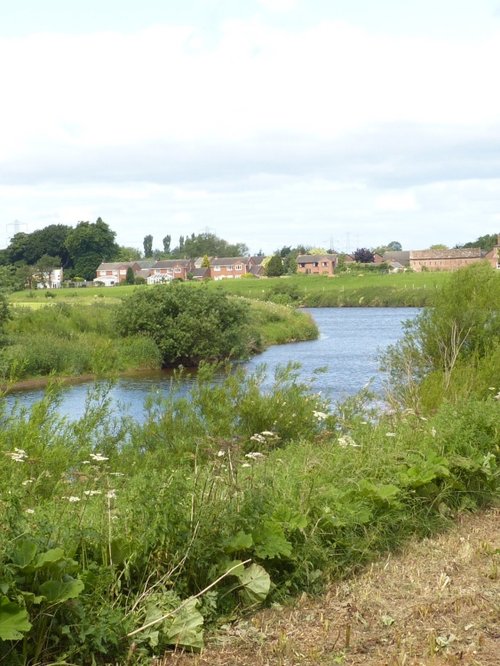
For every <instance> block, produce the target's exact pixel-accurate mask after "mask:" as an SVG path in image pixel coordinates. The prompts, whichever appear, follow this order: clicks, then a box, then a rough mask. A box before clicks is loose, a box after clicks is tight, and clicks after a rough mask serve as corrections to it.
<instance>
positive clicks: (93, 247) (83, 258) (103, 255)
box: [66, 217, 118, 280]
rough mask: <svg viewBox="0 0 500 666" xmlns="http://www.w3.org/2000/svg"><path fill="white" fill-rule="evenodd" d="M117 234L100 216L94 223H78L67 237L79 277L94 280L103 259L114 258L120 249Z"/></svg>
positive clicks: (68, 247)
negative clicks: (116, 239) (116, 238)
mask: <svg viewBox="0 0 500 666" xmlns="http://www.w3.org/2000/svg"><path fill="white" fill-rule="evenodd" d="M115 236H116V234H115V232H114V231H111V229H110V228H109V226H108V225H107V224H106V222H103V220H102V219H101V218H100V217H99V218H97V220H96V221H95V222H94V223H91V222H79V223H78V224H77V225H76V227H75V228H74V229H73V230H72V231H71V233H70V234H69V235H68V238H67V239H66V247H67V249H68V252H69V254H70V257H71V260H72V262H73V265H74V267H75V273H76V274H77V275H78V276H79V277H82V278H85V279H86V280H92V279H93V278H94V277H95V271H96V268H97V267H98V266H99V264H100V263H101V262H102V261H111V260H113V259H114V257H115V256H116V253H117V251H118V246H117V245H116V243H115Z"/></svg>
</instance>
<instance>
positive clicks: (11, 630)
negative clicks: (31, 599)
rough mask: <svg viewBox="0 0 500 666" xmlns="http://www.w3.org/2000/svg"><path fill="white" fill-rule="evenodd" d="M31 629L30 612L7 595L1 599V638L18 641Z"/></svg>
mask: <svg viewBox="0 0 500 666" xmlns="http://www.w3.org/2000/svg"><path fill="white" fill-rule="evenodd" d="M30 629H31V623H30V621H29V620H28V613H27V612H26V610H25V609H24V608H21V606H18V605H17V604H15V603H13V602H12V601H10V600H9V599H7V597H2V598H1V599H0V640H2V641H17V640H19V639H20V638H23V634H22V633H21V632H26V631H29V630H30Z"/></svg>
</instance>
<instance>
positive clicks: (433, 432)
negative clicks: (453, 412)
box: [431, 428, 437, 437]
mask: <svg viewBox="0 0 500 666" xmlns="http://www.w3.org/2000/svg"><path fill="white" fill-rule="evenodd" d="M431 435H432V436H433V437H435V436H436V435H437V430H436V428H432V430H431Z"/></svg>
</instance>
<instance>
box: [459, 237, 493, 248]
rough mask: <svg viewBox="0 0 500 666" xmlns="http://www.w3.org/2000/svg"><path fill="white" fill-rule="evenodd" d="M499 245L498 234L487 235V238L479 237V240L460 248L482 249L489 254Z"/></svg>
mask: <svg viewBox="0 0 500 666" xmlns="http://www.w3.org/2000/svg"><path fill="white" fill-rule="evenodd" d="M497 243H498V235H497V234H486V235H485V236H479V238H477V239H476V240H475V241H472V242H469V243H465V245H461V246H460V247H465V248H467V247H480V248H481V249H482V250H484V251H485V252H489V251H490V250H492V249H493V248H494V247H495V245H496V244H497Z"/></svg>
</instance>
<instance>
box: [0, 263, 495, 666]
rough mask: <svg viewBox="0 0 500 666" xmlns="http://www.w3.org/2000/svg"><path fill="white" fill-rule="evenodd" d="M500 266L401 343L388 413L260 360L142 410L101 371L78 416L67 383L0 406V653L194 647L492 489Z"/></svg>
mask: <svg viewBox="0 0 500 666" xmlns="http://www.w3.org/2000/svg"><path fill="white" fill-rule="evenodd" d="M496 279H497V278H496V274H494V273H493V271H492V269H486V268H485V269H483V268H481V267H479V268H475V269H473V270H467V271H464V272H463V273H458V274H457V275H456V276H455V277H454V278H453V281H451V282H450V283H449V284H448V285H447V286H446V288H445V289H444V290H443V292H442V293H441V294H440V296H439V298H438V299H437V301H436V306H435V308H433V309H432V310H429V311H425V312H424V313H422V314H421V315H420V316H419V317H417V318H416V320H414V323H413V324H412V326H411V327H410V328H409V329H408V331H407V335H406V336H405V338H404V339H403V341H402V342H401V343H399V346H397V347H394V348H393V349H392V350H390V352H389V353H388V358H389V361H390V370H391V373H392V384H391V396H390V399H391V405H392V409H391V411H390V412H388V411H385V410H376V409H375V408H374V407H373V401H372V400H370V396H369V395H367V394H366V392H363V393H361V394H360V395H358V396H356V397H354V398H351V399H349V400H348V401H346V402H345V403H343V404H341V405H335V406H332V405H329V404H327V403H326V402H325V401H324V399H322V398H321V396H320V395H317V394H314V393H312V392H311V389H310V384H309V383H307V382H305V383H302V382H300V381H298V378H297V373H296V371H295V370H294V369H293V368H285V369H283V368H282V369H280V370H278V371H277V372H276V376H275V380H274V383H273V385H272V386H270V387H269V388H268V389H266V390H264V388H263V379H264V373H263V372H262V371H257V372H256V373H254V374H251V375H247V374H245V373H244V371H243V370H241V369H236V370H235V371H234V370H233V371H232V372H231V373H229V374H228V375H227V377H226V378H225V380H224V381H223V382H217V383H214V381H213V379H214V372H215V371H216V369H214V368H213V367H211V366H202V368H201V369H200V372H199V373H198V375H197V381H196V383H195V384H194V386H193V388H192V389H191V393H190V395H188V396H184V397H179V395H178V394H176V392H175V390H173V391H171V392H170V393H169V394H168V395H167V396H166V397H162V396H161V395H158V394H152V395H151V396H150V397H149V399H148V401H147V404H146V418H145V421H144V422H143V423H140V424H139V423H136V422H134V421H132V420H130V419H129V418H126V417H124V418H119V417H113V416H112V412H111V409H110V407H111V405H110V403H109V397H108V393H107V389H106V387H105V386H101V387H100V388H99V389H98V390H97V392H94V394H93V395H91V396H89V398H88V400H87V404H86V410H85V413H84V415H83V416H82V417H81V418H80V419H78V420H77V421H74V422H72V421H70V420H68V419H67V418H59V417H58V415H57V401H58V394H57V389H56V388H55V387H53V388H52V389H51V390H50V391H48V393H47V395H46V397H45V398H44V399H43V400H42V401H41V402H40V403H38V404H37V405H35V406H34V407H33V408H32V409H31V410H30V411H29V412H27V411H23V410H21V409H17V410H16V409H14V411H10V412H9V411H7V408H6V406H5V405H3V406H2V410H1V411H0V420H1V427H0V452H1V455H2V457H3V459H4V464H3V465H2V466H0V511H1V513H2V516H3V521H2V522H1V523H0V639H3V642H2V640H0V661H2V659H3V660H4V661H5V662H6V663H9V664H12V666H18V665H19V666H28V665H30V666H34V665H35V664H42V663H43V664H48V663H69V664H73V663H78V664H120V666H123V665H124V664H134V665H135V664H144V665H146V664H151V661H152V655H158V654H162V653H163V652H164V650H165V649H168V648H169V647H172V646H179V647H181V648H186V649H193V650H197V649H199V648H201V647H202V645H203V632H204V631H205V630H206V629H207V628H211V627H215V626H218V625H220V624H227V623H228V622H231V621H233V620H234V619H237V618H238V617H241V615H242V614H246V613H249V612H252V611H254V610H255V609H256V608H257V607H258V606H259V605H260V604H262V603H271V602H278V603H279V602H282V601H283V600H284V599H286V598H287V597H289V596H291V595H297V594H300V593H301V592H303V591H307V592H310V593H317V592H319V591H321V590H322V589H323V588H324V586H325V585H326V584H327V583H329V582H330V581H331V580H333V579H340V578H344V577H346V576H348V575H349V574H351V573H353V572H356V571H358V570H359V568H360V567H363V566H364V565H366V563H367V562H370V561H372V560H373V559H374V558H377V557H378V556H379V555H380V553H384V552H387V551H393V550H397V549H399V548H401V546H402V545H403V544H404V543H405V542H406V541H407V540H408V539H409V538H410V537H411V536H417V537H422V536H429V535H431V534H433V533H435V532H438V531H440V530H442V529H443V528H445V527H446V526H447V525H449V524H450V521H452V520H453V518H454V517H455V516H456V515H457V514H461V513H463V512H469V511H473V510H475V509H477V508H480V507H483V506H487V505H489V504H492V503H494V502H497V501H498V498H499V493H498V490H499V481H500V467H499V463H500V427H499V423H500V419H499V417H500V386H499V385H498V381H497V380H498V376H499V373H500V366H499V365H498V364H499V362H500V355H499V354H498V349H499V347H500V322H499V320H498V307H497V304H498V302H500V297H499V296H500V294H499V293H498V288H499V284H498V282H496ZM449 350H452V351H453V354H450V353H449ZM492 364H493V371H492V369H491V367H490V366H491V365H492ZM486 366H488V368H486ZM486 369H487V371H486ZM464 379H465V380H466V381H463V380H464ZM493 380H494V381H495V383H490V382H492V381H493ZM173 388H174V389H175V386H174V387H173Z"/></svg>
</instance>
